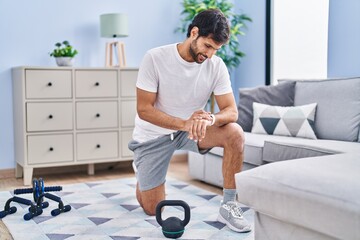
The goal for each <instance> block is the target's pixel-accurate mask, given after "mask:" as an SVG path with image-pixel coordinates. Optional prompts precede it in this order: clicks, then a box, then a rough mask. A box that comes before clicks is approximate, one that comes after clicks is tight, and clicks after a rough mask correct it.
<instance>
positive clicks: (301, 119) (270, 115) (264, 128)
mask: <svg viewBox="0 0 360 240" xmlns="http://www.w3.org/2000/svg"><path fill="white" fill-rule="evenodd" d="M253 110H254V121H253V127H252V129H251V132H252V133H262V134H270V135H282V136H292V137H303V138H311V139H316V135H315V133H314V130H313V128H314V120H315V112H316V103H312V104H307V105H303V106H297V107H280V106H270V105H267V104H262V103H256V102H254V103H253Z"/></svg>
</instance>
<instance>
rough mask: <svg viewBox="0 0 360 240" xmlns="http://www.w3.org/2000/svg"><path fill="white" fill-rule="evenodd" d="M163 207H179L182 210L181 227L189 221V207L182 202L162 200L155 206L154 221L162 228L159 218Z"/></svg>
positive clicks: (161, 221)
mask: <svg viewBox="0 0 360 240" xmlns="http://www.w3.org/2000/svg"><path fill="white" fill-rule="evenodd" d="M165 206H180V207H183V208H184V213H185V214H184V215H185V216H184V220H182V221H181V222H182V224H183V226H186V225H187V224H188V223H189V221H190V207H189V205H188V204H187V203H186V202H184V201H182V200H163V201H161V202H159V204H158V205H157V206H156V221H157V222H158V223H159V224H160V226H162V223H163V220H162V218H161V208H163V207H165Z"/></svg>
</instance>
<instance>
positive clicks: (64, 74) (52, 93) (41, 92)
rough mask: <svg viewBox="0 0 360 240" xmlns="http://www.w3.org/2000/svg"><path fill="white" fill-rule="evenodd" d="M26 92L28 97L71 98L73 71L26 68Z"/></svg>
mask: <svg viewBox="0 0 360 240" xmlns="http://www.w3.org/2000/svg"><path fill="white" fill-rule="evenodd" d="M25 94H26V98H28V99H42V98H71V97H72V81H71V71H70V70H26V72H25Z"/></svg>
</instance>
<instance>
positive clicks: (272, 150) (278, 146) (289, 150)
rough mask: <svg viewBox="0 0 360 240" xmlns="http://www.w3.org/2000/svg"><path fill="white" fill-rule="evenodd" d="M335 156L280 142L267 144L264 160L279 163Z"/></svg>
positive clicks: (320, 150)
mask: <svg viewBox="0 0 360 240" xmlns="http://www.w3.org/2000/svg"><path fill="white" fill-rule="evenodd" d="M330 154H334V151H332V150H328V149H321V148H317V147H314V146H304V145H296V144H289V143H280V142H278V143H277V142H265V145H264V150H263V160H264V161H265V162H277V161H283V160H291V159H298V158H308V157H318V156H324V155H330Z"/></svg>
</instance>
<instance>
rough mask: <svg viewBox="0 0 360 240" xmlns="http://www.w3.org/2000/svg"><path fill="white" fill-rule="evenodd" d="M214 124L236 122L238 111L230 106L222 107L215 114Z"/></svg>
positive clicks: (220, 124)
mask: <svg viewBox="0 0 360 240" xmlns="http://www.w3.org/2000/svg"><path fill="white" fill-rule="evenodd" d="M215 118H216V121H215V124H214V125H216V126H219V127H220V126H223V125H225V124H228V123H232V122H236V121H237V119H238V111H237V109H234V108H232V107H229V108H224V109H222V110H221V111H220V112H218V113H216V114H215Z"/></svg>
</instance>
